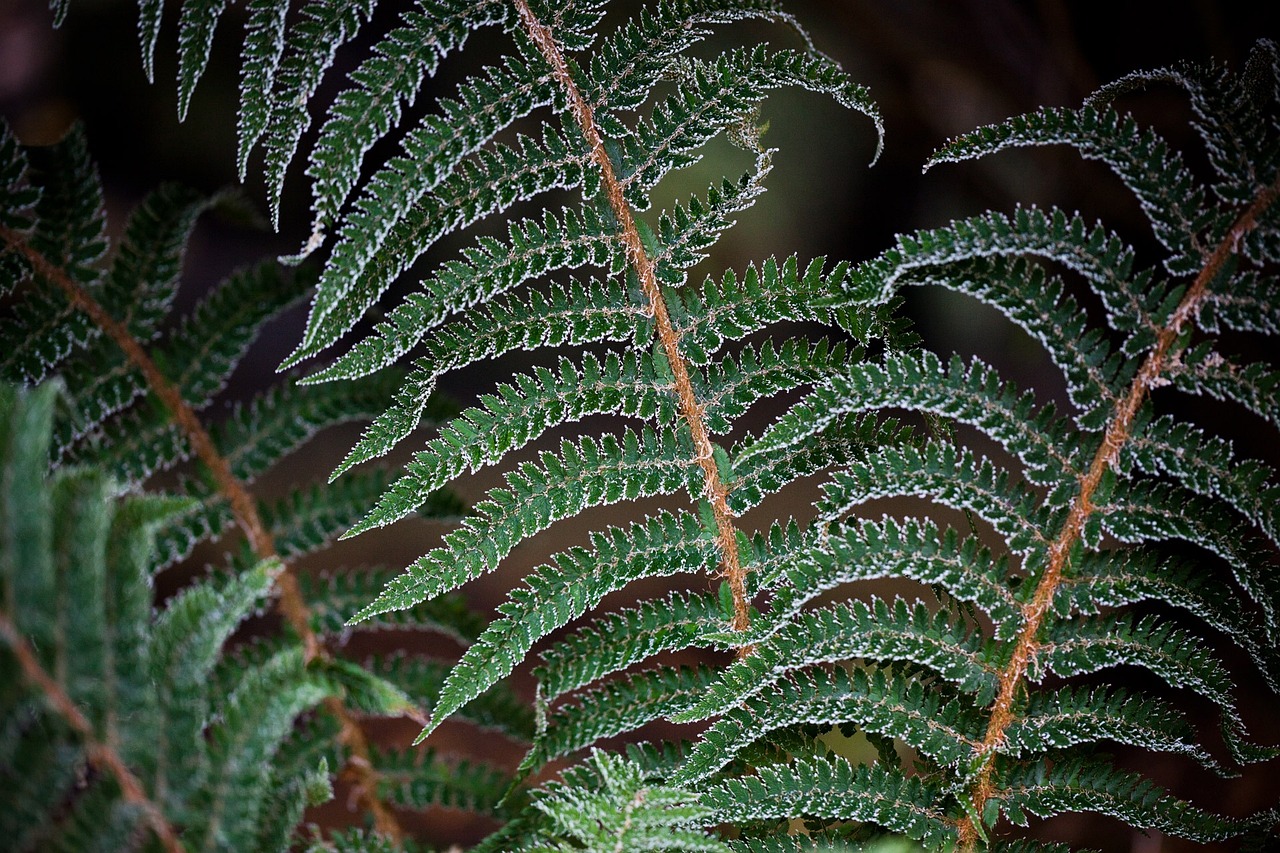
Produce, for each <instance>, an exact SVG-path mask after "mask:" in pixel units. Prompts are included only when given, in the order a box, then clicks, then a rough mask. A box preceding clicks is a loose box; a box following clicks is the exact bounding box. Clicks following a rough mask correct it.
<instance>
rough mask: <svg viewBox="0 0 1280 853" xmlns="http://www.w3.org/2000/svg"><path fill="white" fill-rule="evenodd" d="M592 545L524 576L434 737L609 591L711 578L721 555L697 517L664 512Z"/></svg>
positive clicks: (445, 705) (444, 703) (442, 712)
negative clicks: (645, 581)
mask: <svg viewBox="0 0 1280 853" xmlns="http://www.w3.org/2000/svg"><path fill="white" fill-rule="evenodd" d="M591 539H592V543H591V544H592V550H587V549H585V548H575V549H571V550H568V551H562V552H560V553H559V554H556V555H555V557H553V558H552V562H551V563H550V564H547V565H545V566H542V567H540V568H538V569H535V570H534V571H532V572H531V573H529V575H527V576H526V577H525V584H526V588H525V589H518V590H515V591H514V592H512V594H511V596H510V598H508V600H507V601H506V602H504V603H503V604H502V605H500V606H499V608H498V610H499V612H500V613H501V614H502V615H501V617H500V618H498V619H496V620H494V621H493V622H491V623H490V624H489V626H488V627H487V628H486V629H485V631H484V633H483V634H481V635H480V637H479V638H478V639H477V640H476V642H475V643H474V644H473V645H472V646H471V647H470V648H469V649H467V651H466V653H465V654H463V656H462V659H461V660H460V661H458V665H457V666H456V667H454V670H453V671H452V672H451V673H449V679H448V681H447V682H445V686H444V689H443V690H442V691H441V693H440V703H439V704H438V705H436V707H435V708H434V709H433V710H432V724H433V725H432V726H431V727H429V728H428V729H427V731H428V732H429V731H430V730H431V728H434V727H435V726H436V725H439V723H440V721H441V720H444V719H445V718H447V717H448V716H449V715H450V714H452V713H453V712H454V711H455V710H457V709H458V708H460V707H462V705H464V704H466V703H467V702H470V701H471V700H472V699H474V698H475V697H476V696H478V695H479V694H480V693H482V692H483V691H485V690H487V689H488V688H489V687H490V686H491V685H493V684H495V683H496V682H497V681H498V679H500V678H504V677H505V676H507V675H509V674H510V673H511V671H512V670H513V669H514V668H515V665H516V664H517V663H519V662H520V661H521V660H523V659H524V658H525V657H526V656H527V655H528V654H529V652H530V650H531V649H532V648H533V645H534V643H536V642H537V641H538V640H540V639H542V638H543V637H545V636H547V635H548V634H550V633H551V632H552V631H554V630H556V629H557V628H561V627H563V626H565V625H567V624H569V622H570V621H572V620H573V619H576V618H577V617H579V616H581V615H582V614H583V613H584V612H586V611H587V610H589V609H593V608H594V607H595V606H596V605H598V604H599V603H600V601H601V599H603V598H604V597H605V595H607V594H609V593H610V592H614V591H616V590H619V589H622V588H623V587H624V586H626V585H627V584H629V583H631V582H633V581H637V580H641V579H642V578H653V577H666V576H669V575H673V574H677V573H690V574H706V573H709V572H711V571H713V570H714V568H715V566H716V564H717V562H718V561H719V551H718V550H717V549H716V547H715V545H714V543H712V542H711V541H710V540H709V539H708V537H707V536H706V534H705V533H704V531H703V528H702V524H701V522H700V520H699V519H698V517H697V516H695V515H693V514H691V513H685V514H682V515H680V516H673V515H670V514H667V513H663V514H661V515H659V516H657V517H656V518H652V519H649V520H648V521H647V522H645V523H644V524H637V525H635V526H633V527H632V528H631V529H630V530H619V529H616V528H611V529H608V530H606V531H604V532H601V533H595V534H593V535H592V537H591ZM425 733H426V732H424V735H425Z"/></svg>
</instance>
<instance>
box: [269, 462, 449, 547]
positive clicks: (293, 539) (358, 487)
mask: <svg viewBox="0 0 1280 853" xmlns="http://www.w3.org/2000/svg"><path fill="white" fill-rule="evenodd" d="M386 482H387V478H386V473H385V472H383V471H377V470H375V471H370V472H367V473H364V474H360V475H355V476H353V477H350V478H348V479H346V480H344V481H343V482H342V483H340V484H335V485H334V486H330V487H328V488H323V489H322V488H320V487H318V486H313V487H311V488H309V489H306V490H298V491H295V492H293V493H292V494H291V495H290V496H289V497H288V498H286V499H285V500H283V501H280V502H278V503H276V504H274V505H270V506H267V507H264V509H263V513H262V515H263V522H264V523H266V524H267V525H268V527H269V528H270V529H271V534H272V537H273V538H274V540H275V543H276V550H277V551H278V552H279V553H280V555H281V556H283V557H298V556H301V555H304V554H309V553H311V552H313V551H317V550H319V549H320V548H323V547H324V546H325V545H326V544H327V543H329V542H331V541H333V540H334V539H336V538H337V537H338V535H339V534H341V533H342V532H343V531H344V530H346V529H347V528H348V527H349V526H350V525H351V524H352V522H354V521H356V520H357V519H358V518H359V517H360V515H361V513H363V512H364V511H365V510H366V508H367V507H368V506H369V504H370V503H372V502H373V500H374V498H375V497H377V496H378V495H379V494H381V493H382V491H383V490H384V489H385V488H386ZM463 509H464V507H463V505H462V502H461V501H459V500H458V499H457V498H456V497H454V496H453V495H452V494H449V493H447V492H444V493H441V494H439V495H437V499H436V500H435V501H433V502H432V504H430V505H427V506H424V507H421V508H420V509H419V512H420V514H421V515H423V516H425V517H427V518H434V519H443V520H456V519H458V518H460V517H461V515H462V512H463Z"/></svg>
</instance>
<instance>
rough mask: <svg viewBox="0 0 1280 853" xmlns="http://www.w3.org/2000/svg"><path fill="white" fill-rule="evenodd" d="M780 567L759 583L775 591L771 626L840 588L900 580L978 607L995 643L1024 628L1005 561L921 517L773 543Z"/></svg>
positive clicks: (862, 523) (864, 523)
mask: <svg viewBox="0 0 1280 853" xmlns="http://www.w3.org/2000/svg"><path fill="white" fill-rule="evenodd" d="M768 553H769V555H770V556H771V557H772V558H774V559H775V560H777V561H778V564H779V571H778V572H777V574H776V575H771V574H769V573H766V572H763V571H762V575H763V577H762V580H761V583H762V585H764V586H765V587H766V588H769V589H772V590H774V595H773V600H772V601H771V603H770V605H771V606H770V618H769V620H768V622H769V625H770V626H771V627H778V626H781V625H783V624H785V621H784V620H785V619H787V618H790V617H791V616H793V615H794V614H796V613H798V612H799V611H800V608H801V607H803V606H804V605H805V604H807V603H809V602H810V601H813V600H814V599H816V598H817V597H818V596H820V595H822V594H823V593H825V592H828V591H830V590H833V589H836V588H838V587H840V586H842V585H844V584H849V583H854V582H857V581H862V580H875V579H878V578H891V577H904V578H911V579H912V580H916V581H919V582H921V583H927V584H938V585H941V586H942V587H943V588H945V589H946V590H947V592H948V593H949V594H950V595H952V596H954V597H956V598H958V599H960V600H961V601H968V602H972V603H974V604H976V605H977V606H978V607H979V608H980V609H981V610H982V611H983V612H984V613H986V615H987V616H988V617H989V618H990V619H991V620H992V622H993V623H994V636H995V637H996V639H1001V640H1003V639H1007V638H1009V637H1012V636H1014V635H1015V634H1016V633H1017V631H1018V629H1019V628H1021V627H1022V622H1023V614H1022V610H1021V605H1020V603H1019V602H1018V600H1017V598H1016V597H1015V595H1014V593H1013V592H1012V591H1011V590H1010V589H1009V587H1008V586H1007V579H1008V578H1009V577H1011V569H1010V566H1009V561H1008V558H1007V557H999V558H997V557H996V556H995V555H994V554H992V553H991V551H990V550H989V549H987V548H985V547H983V546H982V544H981V543H980V542H979V541H978V539H977V538H976V537H972V536H967V537H961V536H960V534H959V533H958V532H957V531H956V530H954V529H952V528H947V529H945V530H940V529H939V528H938V527H937V525H935V524H933V523H932V522H930V521H927V520H922V519H914V518H907V519H901V520H896V519H893V518H889V517H886V518H884V519H883V520H881V521H880V522H873V521H859V522H857V523H854V524H849V525H847V526H844V527H841V528H838V529H837V530H833V531H829V532H828V533H827V535H826V536H825V537H823V538H821V539H817V541H815V537H812V536H810V537H805V538H804V539H803V540H801V541H799V542H796V543H794V545H791V544H788V546H786V547H778V546H777V545H771V547H770V548H769V551H768Z"/></svg>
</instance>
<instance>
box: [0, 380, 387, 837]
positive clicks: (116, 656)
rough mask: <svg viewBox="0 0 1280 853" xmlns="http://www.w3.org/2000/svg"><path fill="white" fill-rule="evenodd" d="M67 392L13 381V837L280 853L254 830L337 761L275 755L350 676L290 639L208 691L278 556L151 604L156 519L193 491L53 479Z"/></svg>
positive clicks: (1, 502) (3, 555)
mask: <svg viewBox="0 0 1280 853" xmlns="http://www.w3.org/2000/svg"><path fill="white" fill-rule="evenodd" d="M60 391H61V388H60V386H59V385H58V384H57V383H47V384H45V385H43V386H42V387H40V388H39V389H38V390H36V391H34V392H29V393H28V392H22V391H17V390H15V389H14V388H13V387H12V386H9V385H7V384H5V385H0V465H2V470H3V472H4V476H3V478H2V479H0V484H2V485H0V518H2V519H3V528H4V532H3V535H0V608H2V609H3V613H0V632H2V633H3V645H2V646H0V666H3V668H4V672H5V678H4V681H5V690H4V695H3V700H2V701H0V719H3V720H4V727H3V732H2V734H0V754H3V755H4V756H5V758H4V761H2V762H0V785H2V786H3V790H4V792H5V808H4V817H3V821H4V825H3V826H4V830H5V833H4V848H5V849H6V850H66V851H84V850H128V849H133V848H141V847H148V848H149V847H150V844H149V843H145V842H147V839H148V838H150V839H154V840H155V841H156V842H159V843H160V844H161V845H162V846H163V847H164V848H165V849H168V850H181V849H202V850H212V849H234V850H256V849H278V848H275V847H262V846H259V845H257V844H255V843H254V842H255V840H256V839H258V838H259V837H260V836H262V835H263V834H264V833H268V831H269V830H270V829H271V827H272V825H273V824H274V823H275V822H276V821H277V820H279V819H280V817H281V815H282V814H290V813H291V814H293V815H295V816H299V815H301V812H302V809H303V807H304V806H305V805H306V804H307V803H314V802H318V801H323V800H325V799H328V798H329V796H330V795H331V794H330V789H329V774H328V772H327V768H326V767H325V764H324V762H323V760H321V761H320V762H318V763H315V764H312V765H310V766H299V767H292V768H288V770H287V772H286V773H284V774H276V773H272V772H270V768H269V762H270V761H271V758H272V756H273V755H275V754H276V753H277V751H278V750H279V749H280V746H281V742H282V741H283V740H284V739H285V738H286V737H287V736H288V735H289V733H290V731H291V730H292V728H293V722H294V719H295V717H297V716H298V714H300V713H302V712H304V711H306V710H307V709H308V708H310V707H312V706H314V705H316V704H318V703H319V702H320V701H321V700H322V699H323V698H324V697H326V696H341V695H342V694H343V692H344V685H343V680H342V679H340V678H334V677H333V675H332V674H331V673H329V672H328V671H327V667H326V666H325V665H323V664H320V665H308V664H307V662H306V660H305V659H304V657H303V654H302V649H301V647H300V646H297V645H292V646H289V647H285V648H282V649H280V650H279V651H277V652H276V653H274V654H272V655H271V656H269V657H267V658H265V659H264V660H262V661H260V662H255V663H254V665H252V666H246V667H243V668H240V669H239V670H238V671H237V672H236V679H235V683H234V684H233V685H232V686H231V689H230V690H229V691H227V692H226V693H222V692H220V691H218V690H215V689H212V687H211V685H210V683H209V675H210V672H211V671H212V670H213V668H214V667H215V666H216V665H217V663H218V660H219V658H220V657H221V655H222V647H223V644H224V642H225V641H226V640H227V638H228V637H229V636H230V635H231V634H232V632H233V631H235V629H236V627H237V625H238V624H239V623H240V622H241V621H242V620H243V619H244V618H245V617H246V616H248V615H250V614H251V613H252V612H253V611H254V610H255V609H257V608H259V607H260V606H261V605H262V604H263V603H264V601H265V599H266V597H267V596H268V595H269V594H270V590H271V585H272V580H273V578H274V577H275V576H276V575H277V574H278V573H279V571H280V567H279V565H278V564H273V562H272V561H264V562H262V563H259V564H258V565H256V566H253V567H252V568H249V569H246V570H245V571H242V572H240V573H239V574H237V575H235V576H226V577H222V578H219V579H216V580H205V581H201V582H199V583H196V584H194V585H192V586H190V587H188V588H187V589H185V590H184V591H183V592H182V593H181V594H179V595H178V596H176V597H174V598H172V599H171V600H170V601H168V602H167V603H166V604H165V606H164V607H163V608H162V609H161V610H159V611H153V609H152V574H153V571H154V555H155V551H154V547H153V544H154V543H153V540H154V532H155V529H156V528H157V526H160V525H163V524H165V523H171V521H172V519H173V518H174V516H175V515H176V514H180V513H181V511H182V510H183V509H184V508H185V505H186V504H189V503H190V501H189V500H186V499H180V498H165V497H158V496H131V497H127V498H123V499H113V498H112V497H111V496H112V493H113V492H114V491H115V490H116V489H115V488H114V486H113V484H112V482H111V480H110V478H109V477H108V476H106V475H105V474H103V473H102V471H101V469H98V468H90V467H74V468H65V469H63V470H61V471H59V472H58V473H57V474H55V475H52V476H51V475H50V474H49V473H48V471H49V451H50V444H51V439H52V431H53V423H54V420H55V417H54V409H55V406H56V404H57V403H58V399H59V394H60ZM385 710H393V708H391V707H387V708H385Z"/></svg>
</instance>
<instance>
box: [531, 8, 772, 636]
mask: <svg viewBox="0 0 1280 853" xmlns="http://www.w3.org/2000/svg"><path fill="white" fill-rule="evenodd" d="M515 5H516V9H517V10H518V11H519V13H520V20H521V22H522V23H523V24H524V28H525V32H526V33H528V35H529V37H530V38H531V39H533V42H534V44H536V45H537V46H538V50H540V51H541V52H542V56H543V58H545V59H546V61H547V63H548V64H549V65H550V66H551V72H552V75H553V76H554V77H555V79H556V81H557V82H558V83H559V84H560V85H561V86H563V87H564V90H565V93H566V94H567V95H568V98H569V109H570V110H571V111H572V113H573V117H574V118H575V119H576V120H577V122H578V127H579V129H580V130H581V131H582V135H583V136H584V137H585V138H586V140H587V145H588V146H590V148H591V157H592V159H593V160H594V161H595V163H596V166H597V167H598V168H599V169H600V174H601V178H602V182H603V185H604V191H605V196H606V197H607V198H608V200H609V206H610V208H611V209H612V210H613V214H614V216H615V217H616V218H617V220H618V225H619V228H620V234H619V236H620V237H621V239H622V242H623V245H624V246H625V247H626V252H627V257H628V259H629V260H630V262H631V266H632V268H633V269H635V271H636V277H637V278H638V279H639V280H640V287H641V289H642V290H643V291H644V295H645V297H646V298H647V299H648V300H649V307H650V309H651V310H652V312H653V321H654V325H655V326H656V327H657V332H658V340H659V341H660V342H661V344H662V351H663V353H664V354H665V355H666V357H667V363H668V364H669V365H670V366H671V373H672V375H673V376H674V377H675V383H674V384H675V392H676V396H677V398H678V400H679V404H680V414H681V416H682V417H683V418H684V420H685V422H686V423H687V424H688V425H689V433H690V435H691V436H692V437H693V446H694V450H695V452H696V459H697V462H698V466H699V467H700V468H702V474H703V495H704V496H705V497H706V499H707V501H708V503H710V504H711V512H712V514H713V515H714V517H715V522H716V542H717V544H718V546H719V549H720V566H721V571H722V573H723V574H724V576H725V578H726V579H727V580H728V581H729V589H730V591H731V592H732V593H733V620H732V626H733V629H734V630H735V631H745V630H746V629H747V627H748V624H749V621H750V616H749V613H750V601H749V599H748V597H747V570H746V569H745V568H744V567H743V565H742V558H741V557H740V555H739V554H738V534H737V529H736V528H735V527H734V524H733V518H734V513H733V510H731V509H730V508H729V500H728V498H729V487H728V486H727V485H726V484H725V482H724V481H723V480H721V479H720V471H719V469H718V468H717V467H716V461H715V457H714V455H713V452H712V445H711V438H710V435H709V433H708V432H707V426H706V421H705V419H704V417H703V411H702V405H701V404H700V403H699V402H698V399H697V396H696V395H695V394H694V391H693V383H692V381H690V379H689V365H688V362H687V361H686V360H685V358H684V356H683V355H681V353H680V335H679V334H678V333H677V332H676V330H675V327H674V326H672V324H671V316H670V314H669V313H668V311H667V303H666V299H665V298H664V297H663V295H662V289H661V287H660V286H659V285H658V278H657V276H656V275H655V274H654V268H653V259H652V258H650V257H649V253H648V252H647V251H646V250H645V247H644V241H643V240H642V239H641V238H640V231H639V229H637V228H636V222H635V217H634V216H633V215H632V212H631V205H630V204H628V203H627V199H626V196H624V195H623V192H622V184H621V183H619V181H618V177H617V175H616V174H615V173H614V171H613V161H611V160H610V159H609V154H608V152H607V151H606V150H605V147H604V140H603V139H602V138H601V136H600V128H599V127H598V126H597V125H596V121H595V115H594V114H593V112H592V109H591V105H590V104H588V103H587V101H586V99H585V98H583V97H582V93H581V92H580V91H579V90H578V87H577V84H576V83H574V82H573V76H572V75H571V74H570V73H569V65H568V63H567V62H566V61H565V58H564V54H563V53H562V52H561V50H560V46H559V45H558V44H556V40H555V35H554V33H552V32H551V28H550V27H548V26H547V25H546V24H544V23H542V22H541V21H539V20H538V18H537V16H536V15H534V13H533V11H532V10H531V9H530V8H529V3H528V0H515ZM749 651H750V649H749V647H746V646H744V647H742V648H740V649H739V650H738V654H739V656H743V655H745V654H747V653H749Z"/></svg>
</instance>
